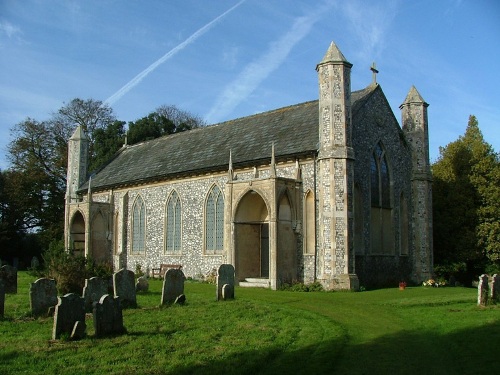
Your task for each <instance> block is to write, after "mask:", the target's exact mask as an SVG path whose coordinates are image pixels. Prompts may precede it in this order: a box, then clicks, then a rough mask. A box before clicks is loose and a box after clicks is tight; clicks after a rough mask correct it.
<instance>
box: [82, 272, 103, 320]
mask: <svg viewBox="0 0 500 375" xmlns="http://www.w3.org/2000/svg"><path fill="white" fill-rule="evenodd" d="M105 294H108V281H107V280H104V279H102V278H100V277H91V278H90V279H85V286H84V287H83V299H84V300H85V311H86V312H92V306H93V304H94V302H99V300H100V299H101V297H102V296H103V295H105Z"/></svg>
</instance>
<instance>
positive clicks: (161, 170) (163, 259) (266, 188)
mask: <svg viewBox="0 0 500 375" xmlns="http://www.w3.org/2000/svg"><path fill="white" fill-rule="evenodd" d="M352 67H353V66H352V64H351V63H349V62H348V60H347V59H346V58H345V56H344V55H343V54H342V52H340V49H339V48H338V47H337V46H336V45H335V43H333V42H332V43H331V44H330V46H329V48H328V50H327V52H326V54H325V56H324V57H323V59H322V60H321V61H320V62H319V63H318V64H317V66H316V71H317V75H318V92H319V98H318V100H313V101H310V102H305V103H300V104H295V105H291V106H289V107H285V108H279V109H276V110H271V111H268V112H264V113H260V114H256V115H252V116H248V117H244V118H240V119H236V120H231V121H227V122H224V123H220V124H215V125H212V126H207V127H204V128H199V129H195V130H191V131H187V132H183V133H178V134H173V135H169V136H165V137H162V138H158V139H155V140H152V141H147V142H143V143H139V144H135V145H127V144H125V145H124V146H123V147H122V148H121V149H120V150H119V151H118V153H117V154H116V155H115V156H114V158H113V159H112V160H110V161H109V162H108V163H107V164H106V165H104V166H103V167H102V168H101V169H100V170H99V171H98V172H97V173H96V174H94V175H93V176H92V177H91V178H90V177H88V170H87V167H88V146H89V139H88V137H87V135H86V134H85V132H84V131H83V129H82V128H81V127H78V128H77V129H76V130H75V133H74V134H73V136H72V137H71V139H70V140H69V154H68V188H67V193H66V211H65V244H66V247H67V249H68V251H74V252H79V253H81V254H85V255H87V256H91V257H93V258H94V259H96V260H97V261H101V262H109V263H112V265H113V267H114V268H115V270H118V269H122V268H125V269H128V270H136V269H137V268H138V267H140V269H141V270H143V271H144V270H148V269H149V270H150V269H153V268H159V267H160V265H161V264H170V265H181V266H182V270H183V272H184V274H185V276H186V277H193V278H197V277H201V276H202V275H206V274H209V273H210V272H211V271H212V270H214V269H218V267H219V266H220V265H221V264H231V265H232V266H233V267H234V269H235V282H236V283H239V284H240V285H244V284H245V283H251V282H255V281H259V280H260V282H261V283H260V285H266V286H270V287H271V288H272V289H276V288H278V287H279V286H280V285H281V284H283V283H290V282H294V281H302V282H304V283H311V282H315V281H317V282H320V283H321V284H323V286H324V287H325V288H327V289H350V290H356V289H358V287H359V286H360V285H364V286H377V285H396V283H398V282H399V281H400V280H406V281H408V282H412V281H413V282H415V283H420V282H422V281H423V280H426V279H428V278H429V277H430V275H431V274H432V235H431V234H432V224H431V223H432V211H431V208H432V176H431V172H430V163H429V151H428V148H429V141H428V121H427V107H428V104H427V103H426V102H425V101H424V100H423V99H422V97H421V96H420V94H419V93H418V91H417V90H416V89H415V87H413V86H412V87H411V89H410V91H409V93H408V96H407V97H406V99H405V100H404V102H403V104H402V105H401V107H400V108H401V118H402V125H400V124H399V123H398V121H397V120H396V116H395V115H394V113H393V112H392V109H391V107H390V105H389V103H388V101H387V98H386V97H385V95H384V93H383V91H382V88H381V86H380V85H379V84H378V83H377V82H376V74H375V73H377V71H375V70H374V78H373V81H372V82H371V83H370V84H369V85H368V86H366V87H365V88H364V89H362V90H358V91H352V90H351V78H350V77H351V69H352ZM401 80H404V77H401ZM251 280H252V281H251Z"/></svg>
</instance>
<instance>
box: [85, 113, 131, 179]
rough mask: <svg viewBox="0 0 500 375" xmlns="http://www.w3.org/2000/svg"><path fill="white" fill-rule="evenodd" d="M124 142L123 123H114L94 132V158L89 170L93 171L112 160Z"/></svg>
mask: <svg viewBox="0 0 500 375" xmlns="http://www.w3.org/2000/svg"><path fill="white" fill-rule="evenodd" d="M124 141H125V121H114V122H113V123H112V124H110V125H108V126H107V127H106V128H98V129H96V130H94V150H95V152H94V157H93V159H91V160H90V165H89V170H90V171H93V170H95V169H97V168H99V167H101V166H102V165H104V164H105V163H106V162H108V161H109V160H111V159H112V157H113V155H114V154H115V153H116V152H117V151H118V150H119V149H120V147H122V146H123V143H124Z"/></svg>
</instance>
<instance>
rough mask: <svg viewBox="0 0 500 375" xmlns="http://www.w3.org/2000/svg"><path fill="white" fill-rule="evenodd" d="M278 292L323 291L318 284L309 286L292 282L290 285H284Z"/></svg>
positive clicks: (314, 283)
mask: <svg viewBox="0 0 500 375" xmlns="http://www.w3.org/2000/svg"><path fill="white" fill-rule="evenodd" d="M280 290H283V291H289V292H322V291H324V289H323V285H321V283H320V282H318V281H315V282H313V283H310V284H304V283H301V282H298V281H296V282H293V283H291V284H287V283H284V284H283V285H282V286H281V288H280Z"/></svg>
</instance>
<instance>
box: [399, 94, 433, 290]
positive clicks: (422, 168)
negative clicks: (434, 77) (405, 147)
mask: <svg viewBox="0 0 500 375" xmlns="http://www.w3.org/2000/svg"><path fill="white" fill-rule="evenodd" d="M428 106H429V104H427V103H426V102H425V100H424V99H423V98H422V96H421V95H420V94H419V92H418V91H417V89H416V88H415V86H412V87H411V89H410V91H409V92H408V95H407V96H406V99H405V101H404V102H403V104H401V106H400V107H399V108H400V109H401V115H402V127H403V131H404V133H405V134H406V137H407V139H408V141H409V143H410V145H411V148H412V196H413V197H414V198H413V218H412V219H413V222H414V223H415V225H414V227H413V228H414V229H413V230H414V231H415V232H414V237H415V240H416V241H415V248H414V254H413V279H414V280H413V281H415V282H418V283H421V282H422V281H424V280H428V279H430V278H431V277H432V272H433V271H432V263H433V256H432V252H433V249H432V246H433V245H432V175H431V169H430V160H429V130H428V120H427V107H428Z"/></svg>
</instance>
